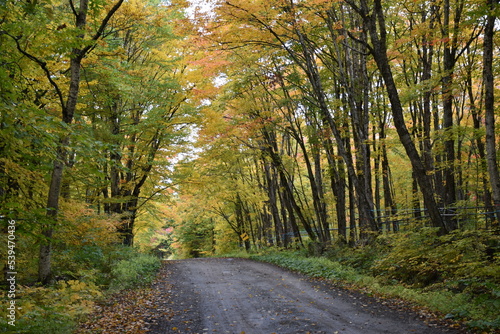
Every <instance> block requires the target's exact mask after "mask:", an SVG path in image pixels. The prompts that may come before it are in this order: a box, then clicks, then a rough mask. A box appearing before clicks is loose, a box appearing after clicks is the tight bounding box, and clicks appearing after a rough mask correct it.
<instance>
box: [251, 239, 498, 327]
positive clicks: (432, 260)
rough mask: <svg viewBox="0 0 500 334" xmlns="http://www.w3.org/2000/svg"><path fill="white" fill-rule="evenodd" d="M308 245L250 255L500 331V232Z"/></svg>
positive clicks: (312, 275)
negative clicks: (319, 247)
mask: <svg viewBox="0 0 500 334" xmlns="http://www.w3.org/2000/svg"><path fill="white" fill-rule="evenodd" d="M306 249H307V248H306ZM306 249H303V250H298V251H289V250H282V249H279V250H278V249H271V250H266V251H263V252H260V253H258V254H250V255H248V256H247V257H249V258H252V259H255V260H260V261H265V262H270V263H274V264H277V265H279V266H282V267H285V268H288V269H291V270H294V271H297V272H300V273H303V274H306V275H308V276H311V277H316V278H324V279H328V280H334V281H336V282H337V283H339V284H348V285H352V284H354V285H355V286H357V287H358V288H361V289H363V290H364V291H366V292H368V293H374V294H380V295H384V296H387V297H394V298H402V299H404V300H407V301H409V302H412V303H415V304H417V305H420V306H423V307H426V308H429V309H431V310H434V311H437V312H440V313H442V314H443V316H444V317H446V318H451V319H456V320H460V321H464V322H466V323H467V325H468V326H469V327H470V328H471V329H475V330H478V331H480V332H488V331H493V332H495V331H499V330H500V237H499V236H497V235H494V234H492V233H490V232H484V231H460V232H459V231H457V232H453V233H450V234H448V235H445V236H439V235H438V234H437V233H436V230H435V229H422V230H420V231H417V232H407V233H400V234H390V235H381V236H379V237H378V238H377V239H376V240H375V241H374V242H373V243H371V244H370V245H367V246H363V247H357V248H351V247H347V246H345V245H333V246H331V247H329V248H328V249H327V250H326V251H325V253H324V254H323V255H322V256H321V257H315V256H311V254H308V252H307V250H306Z"/></svg>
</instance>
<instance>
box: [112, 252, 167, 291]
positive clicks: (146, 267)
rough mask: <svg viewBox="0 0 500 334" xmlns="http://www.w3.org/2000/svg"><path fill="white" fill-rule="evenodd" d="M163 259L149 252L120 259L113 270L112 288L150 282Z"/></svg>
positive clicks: (120, 288) (129, 286)
mask: <svg viewBox="0 0 500 334" xmlns="http://www.w3.org/2000/svg"><path fill="white" fill-rule="evenodd" d="M160 266H161V260H160V259H158V258H157V257H155V256H153V255H149V254H137V255H136V256H134V257H132V258H130V259H126V260H121V261H119V262H118V263H117V264H116V265H115V266H114V267H113V268H112V270H111V277H112V279H111V284H110V289H111V290H113V291H117V290H123V289H131V288H136V287H141V286H146V285H148V284H150V283H151V282H152V281H153V279H154V278H155V276H156V273H157V272H158V270H159V269H160Z"/></svg>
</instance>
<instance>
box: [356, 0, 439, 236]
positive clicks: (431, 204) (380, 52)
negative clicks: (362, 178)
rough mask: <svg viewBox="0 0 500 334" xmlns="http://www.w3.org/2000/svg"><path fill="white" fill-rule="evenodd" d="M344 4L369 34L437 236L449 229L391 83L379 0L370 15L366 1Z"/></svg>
mask: <svg viewBox="0 0 500 334" xmlns="http://www.w3.org/2000/svg"><path fill="white" fill-rule="evenodd" d="M348 3H349V4H351V6H352V8H353V9H355V10H357V11H358V13H359V14H360V15H361V17H362V18H363V21H364V23H365V25H366V29H367V30H368V32H369V34H370V38H371V43H372V46H371V50H370V51H371V53H372V55H373V57H374V59H375V62H376V64H377V67H378V69H379V71H380V73H381V75H382V78H383V79H384V82H385V86H386V90H387V94H388V96H389V100H390V102H391V109H392V116H393V120H394V125H395V127H396V131H397V133H398V136H399V139H400V141H401V143H402V144H403V146H404V148H405V151H406V154H407V155H408V158H409V159H410V162H411V164H412V168H413V172H414V173H415V178H416V179H417V182H418V184H419V186H420V191H421V192H422V195H423V199H424V205H425V207H426V209H427V212H428V214H429V216H430V219H431V222H432V224H433V226H435V227H438V228H439V229H440V232H441V233H447V232H448V231H449V229H448V226H446V224H445V222H444V221H443V218H442V216H441V214H440V212H439V208H438V205H437V202H436V199H435V198H434V187H433V185H432V182H431V180H430V177H429V175H427V169H426V168H425V165H424V164H423V161H422V159H421V158H420V155H419V153H418V151H417V148H416V146H415V143H414V142H413V141H412V138H411V135H410V133H409V132H408V129H407V127H406V121H405V118H404V110H403V106H402V104H401V100H400V97H399V92H398V88H397V86H396V83H395V81H394V77H393V75H392V70H391V66H390V64H389V59H388V56H387V45H386V35H387V31H386V26H385V17H384V13H383V9H382V3H381V0H375V1H374V9H373V12H371V11H370V9H369V7H368V3H367V1H366V0H361V2H360V5H361V7H358V6H357V5H356V4H354V3H353V2H352V1H350V0H349V1H348Z"/></svg>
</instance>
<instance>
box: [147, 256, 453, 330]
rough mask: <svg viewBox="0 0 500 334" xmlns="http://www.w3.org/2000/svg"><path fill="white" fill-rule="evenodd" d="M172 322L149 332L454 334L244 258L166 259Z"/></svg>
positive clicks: (372, 301) (355, 295)
mask: <svg viewBox="0 0 500 334" xmlns="http://www.w3.org/2000/svg"><path fill="white" fill-rule="evenodd" d="M166 268H167V271H168V272H169V274H168V277H169V278H168V280H169V282H166V283H159V284H165V286H164V289H168V293H166V295H170V297H169V298H170V300H168V304H169V307H170V308H171V309H172V311H173V313H174V315H173V317H171V318H170V319H166V318H163V319H157V323H156V325H155V326H153V327H152V331H151V333H155V334H159V333H183V334H188V333H231V334H233V333H235V334H241V333H246V334H260V333H262V334H271V333H277V334H288V333H290V334H292V333H293V334H295V333H329V334H334V333H339V334H341V333H342V334H344V333H345V334H347V333H352V334H361V333H362V334H370V333H395V334H396V333H397V334H403V333H422V334H424V333H425V334H438V333H458V332H457V331H452V330H449V329H444V328H437V327H436V326H432V325H430V326H428V325H426V324H425V323H424V322H423V321H422V320H421V319H419V317H418V316H417V315H416V314H410V313H408V312H401V311H396V310H392V309H390V308H388V307H387V306H385V305H382V304H381V303H380V302H377V301H376V300H375V299H373V298H369V297H366V296H363V295H361V294H358V293H356V292H349V291H346V290H342V289H338V288H335V287H333V286H330V285H329V284H326V283H319V282H315V281H311V280H309V279H307V278H305V277H303V276H300V275H297V274H294V273H290V272H288V271H286V270H283V269H281V268H278V267H276V266H273V265H270V264H265V263H260V262H255V261H251V260H244V259H230V258H229V259H192V260H182V261H171V262H169V263H167V267H166Z"/></svg>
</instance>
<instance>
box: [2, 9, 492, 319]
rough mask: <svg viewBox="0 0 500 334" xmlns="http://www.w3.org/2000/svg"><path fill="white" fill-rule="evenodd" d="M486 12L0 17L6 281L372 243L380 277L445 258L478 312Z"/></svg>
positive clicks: (484, 187) (487, 216)
mask: <svg viewBox="0 0 500 334" xmlns="http://www.w3.org/2000/svg"><path fill="white" fill-rule="evenodd" d="M499 10H500V9H499V7H498V1H496V0H484V1H465V0H431V1H426V0H416V1H414V0H412V1H406V0H403V1H381V0H343V1H334V2H332V1H325V0H306V1H293V0H266V1H261V0H252V1H241V0H229V1H213V2H209V3H202V2H200V3H187V2H186V3H184V2H182V1H176V0H174V1H166V2H164V1H156V0H149V1H148V0H142V1H141V0H131V1H123V0H116V1H105V0H79V1H78V2H74V1H73V0H69V1H66V0H54V1H29V0H27V1H3V2H1V6H0V92H1V93H0V136H1V138H0V216H1V220H0V221H1V224H2V225H1V226H2V235H3V236H5V240H7V238H8V235H9V229H8V227H9V224H10V223H9V222H12V221H15V224H16V230H15V239H16V246H15V250H16V256H17V257H16V261H17V264H16V265H17V267H16V269H17V271H18V277H17V278H18V280H19V281H20V282H23V284H26V285H29V284H33V283H35V281H38V282H40V283H43V284H45V285H50V284H52V283H54V281H56V280H68V279H71V280H73V281H72V282H79V281H81V282H85V280H86V279H89V281H91V282H92V284H91V283H88V282H87V283H86V284H87V285H86V286H87V288H88V289H90V291H97V288H95V289H94V287H96V286H99V285H109V286H113V284H116V283H112V281H110V280H111V279H112V278H113V277H114V278H116V277H120V274H119V272H120V270H125V269H123V268H122V267H123V266H124V264H123V263H122V267H120V265H118V264H116V263H119V261H120V260H123V261H125V260H124V259H126V255H124V254H129V253H128V252H129V251H130V249H132V248H133V249H138V250H140V251H142V252H146V253H147V252H150V253H154V254H162V255H163V256H170V255H174V256H177V257H193V256H194V257H197V256H204V255H221V254H227V253H228V252H232V251H237V250H239V249H245V250H246V251H257V250H263V249H266V248H269V247H277V248H279V249H305V250H308V251H309V253H310V254H314V255H320V254H328V252H331V251H332V250H334V249H342V251H341V252H342V256H345V257H346V258H349V257H352V258H355V257H356V256H358V255H359V250H360V249H361V248H362V247H370V245H379V246H380V244H384V243H388V244H390V247H392V248H391V249H394V250H397V251H398V252H399V253H398V254H401V258H398V257H397V256H396V255H394V254H392V255H391V256H392V257H391V256H389V257H387V259H390V261H389V260H387V259H386V260H384V261H382V262H379V263H377V264H376V265H375V267H374V268H375V269H374V270H375V271H376V273H377V274H382V273H387V272H392V273H393V274H394V275H392V276H391V277H392V279H398V280H400V281H404V280H405V277H403V276H405V275H410V276H411V275H412V274H408V273H409V272H411V270H413V269H414V268H412V269H411V270H410V269H408V272H404V270H405V268H403V269H401V270H403V271H402V272H399V276H398V274H397V269H395V267H391V265H393V264H397V263H399V264H398V265H402V263H404V261H403V262H401V261H402V257H403V256H408V258H409V259H411V260H412V261H417V262H418V265H422V264H425V263H426V261H430V262H432V263H433V264H432V265H430V267H432V266H434V265H435V266H436V268H435V273H437V272H439V270H440V269H439V268H437V267H439V266H444V267H446V265H447V264H449V263H452V262H453V261H455V262H453V263H456V262H457V261H461V260H463V261H464V262H463V265H462V270H463V268H468V269H467V270H469V271H470V272H469V274H470V277H468V279H471V280H476V279H477V280H483V279H484V280H490V279H491V280H492V281H493V282H494V283H491V284H493V285H492V286H488V288H486V287H482V288H484V289H485V290H487V289H489V290H488V292H484V291H483V292H484V293H491V294H492V295H494V294H495V293H494V292H492V291H496V293H498V286H499V285H498V284H499V282H498V273H499V266H498V261H499V255H498V251H499V248H500V241H499V237H498V231H499V222H500V176H499V169H498V161H497V160H498V158H499V153H498V148H499V144H498V143H499V141H500V136H499V133H500V132H499V131H498V130H497V131H495V127H496V128H498V124H497V123H498V119H499V110H498V107H497V103H496V102H497V100H498V93H499V92H498V84H499V81H498V74H499V71H500V67H499V66H500V63H499V57H498V50H499V48H498V46H499V45H500V44H499V40H498V38H499V37H498V34H497V33H496V32H497V30H498V21H497V16H498V13H499ZM414 233H416V234H414ZM388 236H393V237H388ZM380 240H382V241H380ZM416 240H420V241H418V242H417V241H416ZM3 244H5V246H2V247H4V248H2V249H4V250H2V253H3V254H7V250H6V249H7V242H5V243H3ZM444 244H447V245H451V246H450V247H451V248H452V249H454V251H453V252H451V251H450V252H448V251H443V250H439V247H442V246H443V245H444ZM119 245H124V246H125V247H119ZM422 245H426V247H427V246H428V248H426V249H425V250H422V249H420V255H421V254H427V255H428V257H425V256H422V257H421V258H420V257H419V256H420V255H416V254H415V253H412V251H413V250H415V249H417V248H418V247H424V246H422ZM377 247H378V246H377ZM424 248H425V247H424ZM467 249H472V250H473V253H474V255H473V256H472V255H471V256H472V257H471V258H468V255H466V252H467ZM457 250H458V251H457ZM426 252H427V253H426ZM433 252H441V253H440V254H447V256H448V257H447V256H444V259H441V260H437V259H435V258H434V257H433V256H435V255H436V254H437V253H436V254H433ZM447 252H448V253H447ZM457 252H458V253H457ZM356 254H357V255H356ZM451 254H454V256H455V255H456V256H457V258H452V256H451ZM127 256H128V255H127ZM2 258H4V257H3V256H2ZM408 258H407V259H408ZM468 260H470V262H467V261H468ZM113 261H116V262H113ZM144 261H146V260H144ZM147 261H149V260H147ZM398 261H399V262H398ZM419 261H420V262H419ZM148 263H149V262H148ZM410 263H412V262H411V261H410ZM467 263H469V264H467ZM470 263H474V265H472V264H470ZM2 265H4V264H3V263H2ZM148 265H152V264H151V263H149V264H148ZM152 266H154V265H152ZM403 267H404V266H403ZM479 267H483V268H484V267H487V268H491V270H490V269H488V270H483V271H481V272H479V269H478V268H479ZM117 268H118V269H117ZM120 268H121V269H120ZM398 268H401V266H400V267H398ZM394 270H396V271H394ZM467 270H466V271H467ZM7 271H9V268H8V266H7V264H5V267H4V272H7ZM413 273H414V274H416V275H418V274H419V272H416V273H415V272H413ZM427 274H428V273H427ZM436 275H437V276H435V277H434V276H432V275H430V276H429V275H428V276H426V279H425V280H426V282H427V281H428V282H427V283H426V284H430V283H431V282H432V281H433V279H434V280H435V281H437V280H439V279H443V280H444V279H445V277H444V276H442V277H441V276H440V277H438V276H439V274H436ZM89 277H90V278H89ZM495 277H496V279H495ZM406 278H408V279H409V277H406ZM110 282H111V283H110ZM406 283H408V281H407V282H406ZM420 283H422V282H420ZM75 284H76V283H75ZM93 284H95V285H93ZM408 284H409V283H408ZM464 284H465V283H464ZM467 284H468V283H467ZM29 293H30V292H29V289H28V294H29ZM32 293H35V292H33V291H32ZM96 294H97V292H96ZM495 305H496V306H495V307H498V305H497V304H495ZM497 321H498V320H497Z"/></svg>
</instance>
